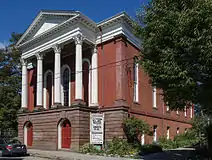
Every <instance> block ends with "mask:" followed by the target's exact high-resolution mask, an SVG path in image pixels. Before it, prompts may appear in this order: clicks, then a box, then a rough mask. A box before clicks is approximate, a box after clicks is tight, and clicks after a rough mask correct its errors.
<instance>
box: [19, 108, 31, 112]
mask: <svg viewBox="0 0 212 160" xmlns="http://www.w3.org/2000/svg"><path fill="white" fill-rule="evenodd" d="M28 111H29V110H28V108H27V107H22V108H20V109H19V110H18V113H25V112H28Z"/></svg>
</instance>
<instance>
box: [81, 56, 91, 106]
mask: <svg viewBox="0 0 212 160" xmlns="http://www.w3.org/2000/svg"><path fill="white" fill-rule="evenodd" d="M90 67H91V65H90V60H89V59H86V58H85V59H83V97H84V101H85V102H86V104H87V105H88V106H90V102H91V101H90V99H91V87H90V85H91V70H90Z"/></svg>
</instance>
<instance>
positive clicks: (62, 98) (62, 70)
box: [60, 64, 71, 106]
mask: <svg viewBox="0 0 212 160" xmlns="http://www.w3.org/2000/svg"><path fill="white" fill-rule="evenodd" d="M65 69H68V71H69V91H68V97H69V101H68V106H71V68H70V67H69V65H67V64H64V65H63V66H62V67H61V86H60V88H61V104H62V105H64V92H63V73H64V71H65Z"/></svg>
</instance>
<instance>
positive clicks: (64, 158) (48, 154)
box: [28, 149, 133, 160]
mask: <svg viewBox="0 0 212 160" xmlns="http://www.w3.org/2000/svg"><path fill="white" fill-rule="evenodd" d="M28 153H29V154H30V156H32V157H39V158H47V159H51V160H133V159H132V158H114V157H104V156H96V155H88V154H81V153H76V152H69V151H44V150H37V149H29V150H28Z"/></svg>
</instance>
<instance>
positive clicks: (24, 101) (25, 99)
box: [21, 59, 28, 108]
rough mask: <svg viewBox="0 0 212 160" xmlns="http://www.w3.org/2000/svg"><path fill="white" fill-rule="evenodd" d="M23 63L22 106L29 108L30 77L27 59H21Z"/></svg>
mask: <svg viewBox="0 0 212 160" xmlns="http://www.w3.org/2000/svg"><path fill="white" fill-rule="evenodd" d="M21 64H22V93H21V94H22V95H21V107H22V108H27V105H28V97H27V95H28V80H27V79H28V78H27V61H26V60H24V59H21Z"/></svg>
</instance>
